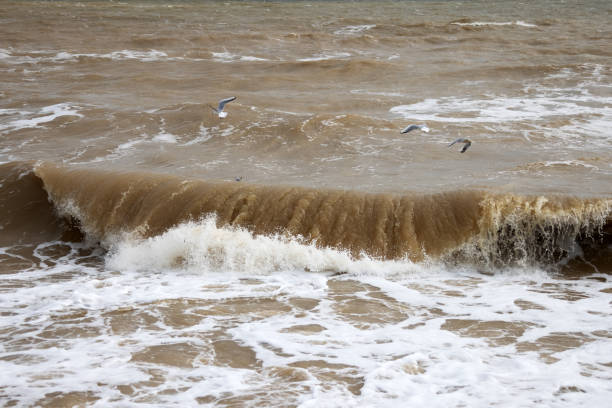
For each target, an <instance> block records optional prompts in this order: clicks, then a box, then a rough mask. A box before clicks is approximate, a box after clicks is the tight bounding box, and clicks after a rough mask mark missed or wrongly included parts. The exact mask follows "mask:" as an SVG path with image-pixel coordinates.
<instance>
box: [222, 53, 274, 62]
mask: <svg viewBox="0 0 612 408" xmlns="http://www.w3.org/2000/svg"><path fill="white" fill-rule="evenodd" d="M212 56H213V60H215V61H217V62H226V63H228V62H236V61H244V62H256V61H269V60H268V59H266V58H259V57H254V56H252V55H238V54H232V53H231V52H228V51H225V52H213V53H212Z"/></svg>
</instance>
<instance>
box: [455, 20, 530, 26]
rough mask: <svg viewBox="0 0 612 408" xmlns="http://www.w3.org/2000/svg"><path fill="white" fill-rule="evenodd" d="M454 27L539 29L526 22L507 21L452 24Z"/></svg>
mask: <svg viewBox="0 0 612 408" xmlns="http://www.w3.org/2000/svg"><path fill="white" fill-rule="evenodd" d="M451 24H453V25H458V26H468V27H484V26H512V25H515V26H519V27H529V28H533V27H537V25H535V24H530V23H526V22H524V21H520V20H517V21H506V22H483V21H475V22H473V23H458V22H457V23H451Z"/></svg>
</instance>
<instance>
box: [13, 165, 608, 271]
mask: <svg viewBox="0 0 612 408" xmlns="http://www.w3.org/2000/svg"><path fill="white" fill-rule="evenodd" d="M4 168H5V170H6V168H7V166H6V165H5V166H4ZM8 168H9V169H10V171H9V173H10V174H12V175H13V178H14V175H15V174H16V171H17V169H19V171H22V172H25V174H26V176H24V177H22V179H21V181H20V182H19V183H20V186H21V187H20V188H21V190H22V193H21V194H27V195H29V196H32V197H33V198H31V199H28V200H29V201H30V202H31V203H32V205H28V206H25V207H23V206H21V205H19V204H14V205H13V207H12V212H8V213H7V214H14V213H16V211H17V210H16V209H19V211H21V215H20V216H19V217H16V216H12V217H13V218H15V219H19V218H28V217H31V216H32V214H34V213H37V214H42V217H41V218H40V224H38V225H37V227H38V229H40V230H41V231H45V233H46V234H55V235H58V234H61V230H60V227H61V225H64V227H63V228H66V226H71V225H72V226H78V228H79V229H80V230H81V231H82V232H83V233H85V234H86V236H87V237H89V239H91V240H99V241H101V242H102V243H103V245H104V246H106V247H108V248H110V247H112V246H113V243H115V242H117V241H118V240H120V239H121V237H122V236H125V234H131V235H132V236H135V237H140V238H149V237H155V236H159V235H161V234H164V233H166V232H168V231H169V230H171V229H173V228H177V227H178V226H179V225H181V224H184V223H188V222H200V221H202V220H204V219H206V218H207V217H210V216H213V217H215V218H214V219H215V223H216V225H217V227H238V228H242V229H245V230H247V231H249V232H250V233H253V234H255V235H256V236H285V237H288V238H290V239H293V240H296V241H299V242H301V243H305V244H315V245H316V246H317V247H320V248H334V249H338V250H344V251H348V253H350V254H352V256H353V257H359V256H361V255H364V256H369V257H374V258H379V259H388V260H392V259H410V260H412V261H424V260H426V259H439V260H443V261H447V262H454V263H457V264H479V265H483V266H488V267H503V266H508V265H516V264H524V265H525V264H535V265H544V266H546V265H549V266H550V265H554V264H558V263H559V262H567V261H568V260H571V259H573V258H580V259H582V260H583V261H584V262H591V263H592V262H595V263H596V264H597V265H599V267H600V268H603V269H606V268H609V267H610V265H609V264H607V262H608V263H609V261H605V256H604V255H605V254H606V251H608V252H609V248H608V247H609V245H610V229H611V223H610V213H611V211H612V207H611V200H609V199H597V198H593V199H584V198H574V197H563V196H551V197H544V196H539V197H530V196H517V195H511V194H492V193H487V192H482V191H456V192H446V193H439V194H431V195H416V194H415V195H393V194H366V193H360V192H355V191H340V190H325V189H307V188H297V187H280V186H274V187H272V186H260V185H251V184H246V183H243V182H230V183H228V182H214V181H204V180H197V179H182V178H177V177H172V176H167V175H160V174H152V173H118V172H109V171H99V170H87V169H75V168H62V167H57V166H54V165H52V164H41V165H39V166H37V167H36V168H35V170H34V173H32V172H27V170H26V169H24V168H23V165H22V166H9V167H8ZM34 174H35V175H34ZM14 182H15V181H14ZM9 188H12V187H9ZM43 189H44V190H43ZM44 191H46V192H47V193H48V195H49V199H50V201H51V202H52V203H53V206H54V210H53V211H52V210H51V208H50V204H49V203H47V202H45V200H44ZM28 200H26V201H28ZM54 213H56V214H59V215H60V216H61V218H63V219H64V220H65V221H64V224H61V222H60V220H59V219H56V218H54V217H53V214H54ZM9 221H10V220H9ZM37 222H38V221H37ZM15 225H18V224H17V223H16V221H10V222H8V223H6V224H5V226H7V227H8V228H10V229H12V230H15V229H16V228H17V227H15ZM31 229H36V228H33V227H31V228H30V230H31ZM13 234H17V232H13ZM597 265H596V267H597Z"/></svg>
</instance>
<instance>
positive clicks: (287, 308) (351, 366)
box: [0, 220, 612, 407]
mask: <svg viewBox="0 0 612 408" xmlns="http://www.w3.org/2000/svg"><path fill="white" fill-rule="evenodd" d="M17 249H18V248H4V249H3V252H2V253H3V256H4V257H9V258H18V256H17V255H12V253H14V252H15V251H16V250H17ZM83 249H84V248H82V247H81V246H80V245H74V244H68V243H62V242H50V243H46V244H43V245H39V246H38V247H37V248H35V249H34V252H33V255H34V257H35V259H37V260H38V264H37V265H33V266H32V267H29V268H25V269H24V270H23V271H22V272H20V273H18V274H13V275H12V282H13V285H14V286H16V289H14V290H12V291H10V292H5V293H4V294H3V296H2V300H1V301H0V307H1V308H2V309H3V310H5V311H8V310H11V312H10V313H5V314H3V316H2V327H3V328H4V333H5V334H4V336H3V340H2V342H3V343H2V344H3V348H2V352H1V353H0V355H1V356H2V358H1V359H0V365H1V366H2V367H1V368H2V369H1V370H0V372H2V383H3V384H4V386H3V389H4V393H5V395H6V396H8V397H9V400H15V401H19V404H20V405H32V404H35V403H37V401H40V397H41V396H42V395H54V394H53V393H58V392H59V393H64V394H65V393H66V392H67V391H70V392H71V393H77V394H78V393H84V394H86V395H89V397H88V398H89V401H90V402H89V404H88V405H91V406H108V405H109V404H110V405H113V406H120V405H124V404H126V403H128V402H130V403H138V402H140V403H147V404H153V405H159V404H162V405H164V404H172V405H173V404H184V405H191V404H193V403H194V402H195V401H213V400H216V401H225V400H227V401H229V398H231V399H232V400H234V401H239V400H241V399H242V398H247V401H250V402H249V404H251V403H252V404H258V403H264V404H267V405H268V404H269V405H277V404H280V405H284V404H291V405H293V404H296V405H300V406H336V405H338V404H342V405H348V406H357V405H363V404H365V405H372V406H377V405H381V404H385V405H389V404H390V405H391V406H405V404H406V403H407V401H408V403H413V404H419V403H428V404H433V406H440V407H442V406H449V405H450V406H458V405H463V404H465V405H469V406H482V407H484V406H490V405H492V404H496V405H501V406H516V405H532V404H542V403H545V404H554V405H555V406H568V407H569V406H575V405H576V404H582V403H589V404H592V403H594V404H602V405H605V401H606V399H607V398H608V396H609V394H610V392H612V387H611V386H610V376H611V373H610V368H609V359H608V356H609V355H610V352H612V349H611V347H612V346H611V343H610V341H609V337H608V336H607V335H606V333H608V332H609V331H610V330H611V329H612V328H611V327H610V323H609V321H610V310H609V296H610V288H611V287H610V282H609V280H608V276H607V275H592V278H591V279H587V280H579V281H575V280H565V279H562V278H558V277H553V276H549V275H548V274H547V273H545V272H543V271H536V270H532V269H515V270H507V271H504V272H501V273H498V274H496V275H495V276H486V275H481V274H478V273H475V272H473V271H470V270H466V269H457V270H453V269H448V268H447V267H445V266H443V265H438V264H435V263H432V264H430V265H427V264H425V265H416V264H413V263H411V262H409V261H397V262H391V263H389V262H381V261H376V260H372V259H367V258H362V259H352V258H351V257H350V256H348V255H346V254H343V253H342V252H338V251H332V250H329V249H317V248H314V247H312V246H310V245H304V244H300V243H299V242H297V241H295V240H286V239H284V238H281V237H276V238H274V237H270V238H265V237H259V238H258V237H253V236H252V235H251V234H250V233H248V232H247V231H244V230H236V229H224V228H221V229H219V228H216V227H215V226H214V221H213V220H205V221H202V222H201V223H189V224H185V225H182V226H179V227H177V228H174V229H172V230H170V231H168V232H167V233H165V234H163V235H161V236H159V237H154V238H151V239H147V240H141V239H134V238H128V237H126V238H125V239H123V240H120V241H117V242H116V243H115V244H114V245H113V247H112V249H111V250H110V252H109V253H108V254H107V255H105V257H104V258H105V259H104V263H105V264H106V266H105V267H104V268H101V267H100V265H99V264H98V263H97V261H96V259H97V256H96V254H95V252H94V253H92V254H87V255H83V254H82V252H83ZM58 251H59V252H61V253H63V254H64V255H63V256H61V257H58V256H57V255H56V253H57V252H58ZM86 252H89V251H86ZM251 271H257V273H255V274H253V273H252V272H251ZM338 271H342V272H346V273H345V274H344V275H335V274H334V272H338ZM26 281H27V282H28V284H26V285H22V284H20V282H24V283H25V282H26ZM227 353H231V354H227ZM323 362H324V363H323ZM32 383H34V384H36V385H35V386H36V390H37V392H36V393H32V392H31V389H30V387H31V385H30V384H32ZM171 390H175V391H171ZM177 391H178V392H177ZM253 397H254V398H255V399H251V398H253Z"/></svg>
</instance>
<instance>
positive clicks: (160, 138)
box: [153, 131, 176, 143]
mask: <svg viewBox="0 0 612 408" xmlns="http://www.w3.org/2000/svg"><path fill="white" fill-rule="evenodd" d="M153 141H154V142H161V143H176V136H175V135H173V134H171V133H168V132H164V131H162V132H159V133H158V134H157V135H155V136H154V137H153Z"/></svg>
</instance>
